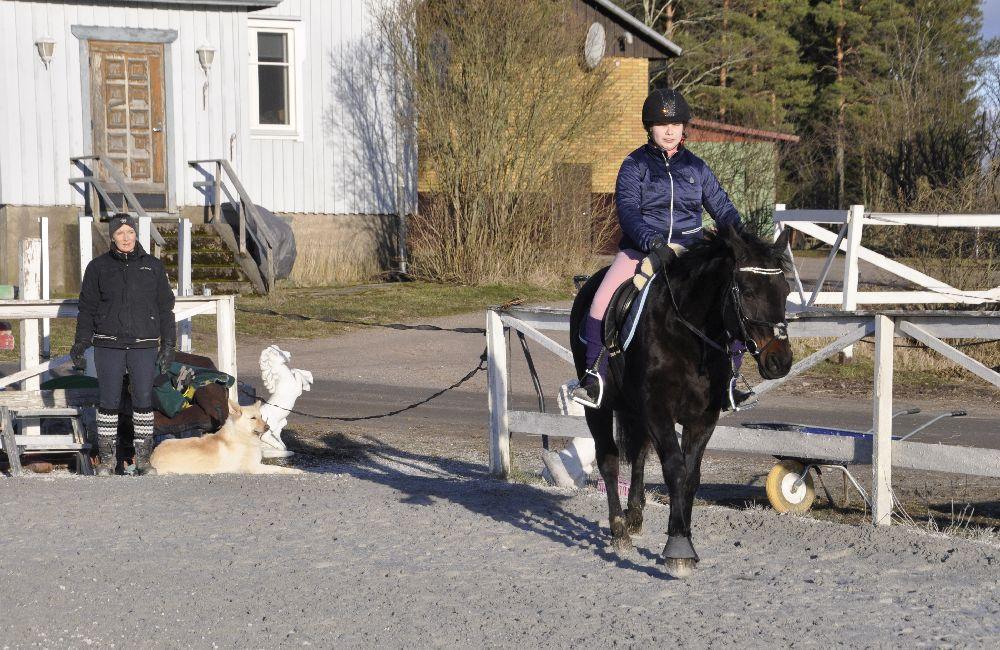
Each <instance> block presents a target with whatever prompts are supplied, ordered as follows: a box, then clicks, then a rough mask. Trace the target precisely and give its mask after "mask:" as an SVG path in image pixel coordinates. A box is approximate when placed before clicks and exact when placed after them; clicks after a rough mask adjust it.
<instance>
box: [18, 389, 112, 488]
mask: <svg viewBox="0 0 1000 650" xmlns="http://www.w3.org/2000/svg"><path fill="white" fill-rule="evenodd" d="M80 416H81V413H80V409H79V408H76V407H64V408H60V407H19V406H4V405H0V429H2V431H0V436H2V438H3V451H4V453H5V454H6V455H7V463H8V465H9V467H10V475H11V476H20V475H21V474H22V473H23V469H22V467H21V456H24V455H31V454H73V455H75V456H76V458H77V470H78V471H79V472H80V473H81V474H86V475H92V474H93V473H94V468H93V466H92V465H91V462H90V443H89V442H87V431H86V429H85V428H84V426H83V422H82V421H81V419H80ZM22 419H37V420H44V419H66V420H69V422H70V426H71V427H72V428H73V433H72V434H70V435H48V434H43V435H18V434H17V421H18V420H22Z"/></svg>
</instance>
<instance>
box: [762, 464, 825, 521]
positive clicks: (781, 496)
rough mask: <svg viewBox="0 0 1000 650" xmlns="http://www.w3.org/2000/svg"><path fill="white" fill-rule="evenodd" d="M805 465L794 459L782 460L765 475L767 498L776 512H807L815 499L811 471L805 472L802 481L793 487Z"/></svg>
mask: <svg viewBox="0 0 1000 650" xmlns="http://www.w3.org/2000/svg"><path fill="white" fill-rule="evenodd" d="M805 469H806V468H805V465H803V464H802V463H800V462H798V461H796V460H788V459H785V460H782V461H778V463H777V464H776V465H775V466H774V467H773V468H772V469H771V472H770V473H769V474H768V475H767V483H766V484H765V489H766V490H767V500H768V501H770V502H771V506H772V507H773V508H774V509H775V510H777V511H778V512H791V513H795V514H801V513H803V512H808V511H809V508H811V507H812V504H813V501H815V500H816V487H815V485H814V484H813V477H812V472H810V473H809V474H806V477H805V479H804V480H803V481H802V483H801V484H800V485H799V486H798V487H795V483H796V481H798V479H799V477H800V476H802V472H804V471H805Z"/></svg>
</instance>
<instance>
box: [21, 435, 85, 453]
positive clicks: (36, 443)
mask: <svg viewBox="0 0 1000 650" xmlns="http://www.w3.org/2000/svg"><path fill="white" fill-rule="evenodd" d="M14 440H15V441H16V442H17V446H18V447H23V448H25V449H35V450H37V449H79V448H80V447H81V446H82V445H81V444H80V443H79V442H77V441H76V440H73V436H72V435H48V434H46V435H44V436H24V435H16V436H14Z"/></svg>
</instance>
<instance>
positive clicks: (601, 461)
mask: <svg viewBox="0 0 1000 650" xmlns="http://www.w3.org/2000/svg"><path fill="white" fill-rule="evenodd" d="M586 417H587V424H588V425H589V426H590V433H591V435H592V436H593V437H594V450H595V451H596V453H597V469H598V470H599V471H600V473H601V478H602V479H604V485H605V487H606V488H607V490H608V523H609V524H610V527H611V545H612V547H613V548H614V549H615V552H616V553H618V554H619V555H623V554H627V553H630V552H631V551H632V550H633V547H632V539H631V538H630V537H629V534H628V530H627V527H626V525H625V515H624V512H622V503H621V499H620V498H619V497H618V466H619V458H618V446H617V445H615V439H614V431H613V424H614V420H613V417H612V413H611V411H610V410H609V409H600V410H598V409H587V414H586Z"/></svg>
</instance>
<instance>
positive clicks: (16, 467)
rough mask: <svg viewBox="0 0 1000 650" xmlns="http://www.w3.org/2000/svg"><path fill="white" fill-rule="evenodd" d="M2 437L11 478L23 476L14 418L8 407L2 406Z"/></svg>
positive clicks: (0, 420)
mask: <svg viewBox="0 0 1000 650" xmlns="http://www.w3.org/2000/svg"><path fill="white" fill-rule="evenodd" d="M0 430H2V431H0V435H2V437H3V451H4V453H5V454H7V465H8V467H10V475H11V476H20V475H21V457H20V455H19V453H18V450H17V436H16V435H15V434H14V418H13V417H11V414H10V411H9V410H8V409H7V407H6V406H3V405H0Z"/></svg>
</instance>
